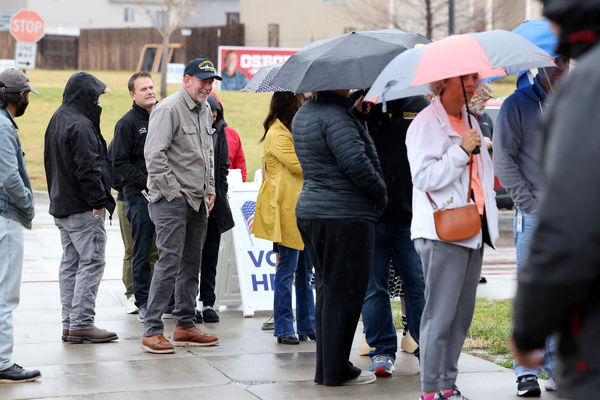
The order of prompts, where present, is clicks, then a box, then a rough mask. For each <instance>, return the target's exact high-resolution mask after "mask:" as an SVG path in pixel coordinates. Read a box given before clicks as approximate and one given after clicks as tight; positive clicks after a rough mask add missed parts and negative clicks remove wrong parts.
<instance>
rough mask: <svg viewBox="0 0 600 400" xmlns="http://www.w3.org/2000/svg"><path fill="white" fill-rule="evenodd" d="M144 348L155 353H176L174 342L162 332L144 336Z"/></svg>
mask: <svg viewBox="0 0 600 400" xmlns="http://www.w3.org/2000/svg"><path fill="white" fill-rule="evenodd" d="M142 349H143V350H145V351H147V352H148V353H155V354H168V353H175V347H173V343H171V342H169V341H168V340H167V338H166V337H164V336H163V335H162V334H158V335H154V336H144V337H143V338H142Z"/></svg>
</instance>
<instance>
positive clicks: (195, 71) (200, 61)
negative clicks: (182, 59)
mask: <svg viewBox="0 0 600 400" xmlns="http://www.w3.org/2000/svg"><path fill="white" fill-rule="evenodd" d="M216 72H217V70H216V69H215V66H214V65H213V63H212V61H210V60H209V59H208V58H195V59H193V60H192V61H190V62H189V63H187V65H186V66H185V70H184V71H183V76H186V75H189V76H195V77H196V78H200V79H209V78H215V79H217V80H219V81H222V80H223V78H221V77H220V76H219V75H217V74H216Z"/></svg>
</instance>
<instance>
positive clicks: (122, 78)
mask: <svg viewBox="0 0 600 400" xmlns="http://www.w3.org/2000/svg"><path fill="white" fill-rule="evenodd" d="M74 72H75V71H46V70H34V71H30V72H28V76H29V78H30V80H31V83H32V85H33V87H35V88H36V89H37V90H38V91H39V92H40V95H39V96H35V95H31V96H30V105H29V108H28V109H27V112H26V113H25V115H24V116H23V117H21V118H19V119H17V124H18V125H19V128H20V130H19V134H20V136H21V141H22V143H23V150H24V151H25V153H26V156H25V161H26V163H27V169H28V171H29V174H30V176H31V179H32V184H33V187H34V189H45V188H46V178H45V172H44V132H45V131H46V126H47V125H48V122H49V121H50V118H51V117H52V114H53V113H54V111H56V109H57V108H58V107H59V106H60V103H61V101H62V92H63V89H64V86H65V84H66V83H67V80H68V79H69V77H70V76H71V75H72V74H73V73H74ZM89 72H90V73H92V74H93V75H95V76H96V77H98V78H99V79H100V80H101V81H103V82H104V83H106V84H107V85H108V87H109V88H110V89H111V90H112V91H111V92H110V93H108V94H105V95H102V97H101V99H100V100H101V106H102V109H103V110H102V118H101V124H100V126H101V130H102V135H103V136H104V138H105V139H106V141H107V143H110V141H111V140H112V137H113V131H114V127H115V124H116V122H117V121H118V120H119V118H121V116H122V115H123V114H125V113H126V112H127V111H128V110H129V108H130V107H131V99H130V97H129V92H128V90H127V80H128V79H129V77H130V76H131V74H132V73H133V71H89ZM154 80H155V83H156V85H157V86H158V84H159V81H160V75H159V74H156V75H155V76H154ZM177 89H178V86H177V85H169V88H168V92H169V94H172V93H174V92H175V91H177ZM494 89H495V92H494V95H495V96H498V97H503V96H507V95H508V94H510V93H511V92H512V91H513V90H514V80H510V78H508V79H507V80H501V81H497V82H495V83H494ZM217 95H218V96H219V98H220V100H221V102H222V103H223V107H224V109H225V120H226V121H227V123H228V124H229V126H231V127H232V128H234V129H235V130H236V131H237V132H238V133H239V134H240V137H241V140H242V145H243V148H244V153H245V155H246V164H247V169H248V179H249V180H251V179H253V177H254V171H256V170H257V169H259V168H260V166H261V157H262V145H261V144H258V139H259V138H260V137H261V136H262V134H263V128H262V121H263V120H264V118H265V116H266V115H267V111H268V107H269V101H270V99H271V95H270V94H269V93H239V92H217Z"/></svg>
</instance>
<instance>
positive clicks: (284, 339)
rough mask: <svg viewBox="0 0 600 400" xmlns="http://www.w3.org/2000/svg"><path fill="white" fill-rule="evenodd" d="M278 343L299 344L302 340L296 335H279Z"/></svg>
mask: <svg viewBox="0 0 600 400" xmlns="http://www.w3.org/2000/svg"><path fill="white" fill-rule="evenodd" d="M277 343H281V344H299V343H300V341H299V340H298V338H297V337H296V335H288V336H279V337H277Z"/></svg>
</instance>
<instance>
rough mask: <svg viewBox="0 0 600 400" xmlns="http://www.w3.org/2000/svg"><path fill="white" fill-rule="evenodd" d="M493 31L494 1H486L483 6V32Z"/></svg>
mask: <svg viewBox="0 0 600 400" xmlns="http://www.w3.org/2000/svg"><path fill="white" fill-rule="evenodd" d="M492 29H494V0H487V1H486V4H485V30H486V31H491V30H492Z"/></svg>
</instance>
